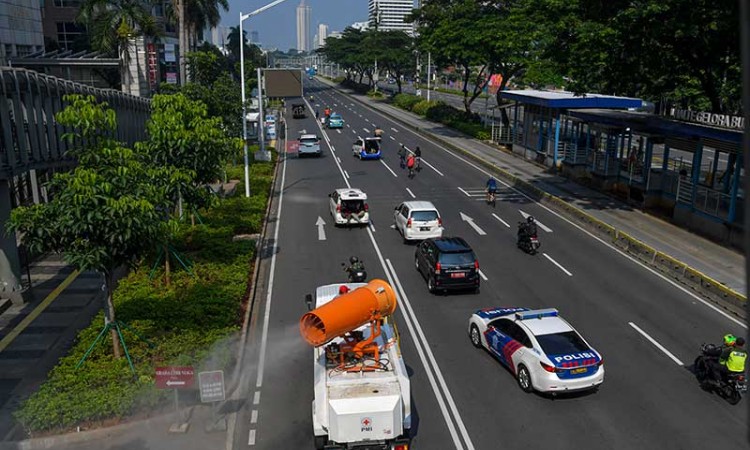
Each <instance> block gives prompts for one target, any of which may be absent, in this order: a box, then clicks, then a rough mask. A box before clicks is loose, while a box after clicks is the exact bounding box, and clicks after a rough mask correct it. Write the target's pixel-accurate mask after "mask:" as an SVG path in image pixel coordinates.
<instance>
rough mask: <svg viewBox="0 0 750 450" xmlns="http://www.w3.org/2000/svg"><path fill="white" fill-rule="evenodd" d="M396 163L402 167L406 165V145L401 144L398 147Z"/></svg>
mask: <svg viewBox="0 0 750 450" xmlns="http://www.w3.org/2000/svg"><path fill="white" fill-rule="evenodd" d="M398 164H399V166H401V168H402V169H403V168H404V167H406V147H404V144H401V148H399V149H398Z"/></svg>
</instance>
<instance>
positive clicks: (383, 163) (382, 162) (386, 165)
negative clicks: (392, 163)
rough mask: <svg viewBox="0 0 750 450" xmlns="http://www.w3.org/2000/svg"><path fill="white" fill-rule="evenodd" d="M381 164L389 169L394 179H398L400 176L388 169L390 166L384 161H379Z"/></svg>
mask: <svg viewBox="0 0 750 450" xmlns="http://www.w3.org/2000/svg"><path fill="white" fill-rule="evenodd" d="M378 161H380V164H382V165H384V166H385V168H386V169H388V172H390V173H391V174H392V175H393V176H394V177H396V178H398V175H396V172H394V171H393V170H392V169H391V168H390V167H388V164H386V163H385V161H383V160H382V159H379V160H378Z"/></svg>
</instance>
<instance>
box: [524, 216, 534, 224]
mask: <svg viewBox="0 0 750 450" xmlns="http://www.w3.org/2000/svg"><path fill="white" fill-rule="evenodd" d="M526 223H528V224H529V225H531V224H533V223H534V218H533V217H531V216H529V217H527V218H526Z"/></svg>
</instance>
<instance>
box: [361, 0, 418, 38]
mask: <svg viewBox="0 0 750 450" xmlns="http://www.w3.org/2000/svg"><path fill="white" fill-rule="evenodd" d="M413 9H414V0H369V4H368V8H367V11H368V18H369V20H370V24H372V25H375V24H377V26H378V29H379V30H381V31H388V30H400V31H405V32H407V33H409V34H412V33H413V32H414V25H413V24H411V23H408V22H405V21H404V19H405V18H406V16H408V15H409V14H411V12H412V10H413Z"/></svg>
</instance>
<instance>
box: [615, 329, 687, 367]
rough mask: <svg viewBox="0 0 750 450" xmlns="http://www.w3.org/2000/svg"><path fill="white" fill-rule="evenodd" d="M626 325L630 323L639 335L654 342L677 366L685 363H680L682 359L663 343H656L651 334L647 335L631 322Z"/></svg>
mask: <svg viewBox="0 0 750 450" xmlns="http://www.w3.org/2000/svg"><path fill="white" fill-rule="evenodd" d="M628 325H630V326H631V327H633V329H634V330H635V331H637V332H639V333H641V335H643V337H645V338H646V339H648V340H649V341H650V342H651V343H652V344H654V345H655V346H656V348H658V349H659V350H661V351H662V352H664V354H665V355H667V356H669V358H670V359H671V360H672V361H674V362H675V363H677V365H678V366H684V365H685V364H683V363H682V361H680V359H679V358H678V357H676V356H675V355H673V354H672V352H670V351H669V350H667V349H666V348H665V347H664V346H663V345H661V344H660V343H658V342H657V341H656V339H654V338H652V337H651V336H649V335H648V333H646V332H645V331H643V330H641V329H640V328H638V325H636V324H634V323H633V322H628Z"/></svg>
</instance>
